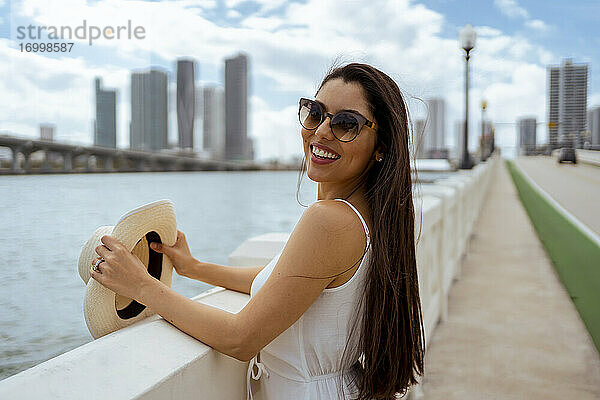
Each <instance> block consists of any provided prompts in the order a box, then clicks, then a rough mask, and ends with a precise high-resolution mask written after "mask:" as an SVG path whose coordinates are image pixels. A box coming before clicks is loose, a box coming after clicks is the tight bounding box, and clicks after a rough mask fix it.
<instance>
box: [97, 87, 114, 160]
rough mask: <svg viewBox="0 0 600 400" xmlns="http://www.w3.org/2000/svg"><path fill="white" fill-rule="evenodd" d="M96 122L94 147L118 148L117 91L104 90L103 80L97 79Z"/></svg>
mask: <svg viewBox="0 0 600 400" xmlns="http://www.w3.org/2000/svg"><path fill="white" fill-rule="evenodd" d="M94 82H95V89H96V120H95V121H94V146H102V147H111V148H113V149H114V148H116V147H117V91H116V90H106V89H103V88H102V80H101V79H100V78H96V79H95V81H94Z"/></svg>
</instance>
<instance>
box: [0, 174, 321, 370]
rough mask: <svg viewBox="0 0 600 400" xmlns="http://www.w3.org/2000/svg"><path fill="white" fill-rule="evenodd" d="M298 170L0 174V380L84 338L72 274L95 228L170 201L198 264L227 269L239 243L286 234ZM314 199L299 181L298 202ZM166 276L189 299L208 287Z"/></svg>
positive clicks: (80, 285) (80, 290) (80, 287)
mask: <svg viewBox="0 0 600 400" xmlns="http://www.w3.org/2000/svg"><path fill="white" fill-rule="evenodd" d="M297 177H298V173H297V172H295V171H256V172H172V173H137V174H136V173H123V174H76V175H30V176H4V177H0V205H1V208H0V231H1V232H2V233H3V234H2V235H1V236H0V282H2V283H1V286H0V380H1V379H4V378H6V377H8V376H11V375H13V374H16V373H18V372H20V371H22V370H25V369H27V368H30V367H32V366H34V365H36V364H39V363H40V362H43V361H46V360H48V359H50V358H53V357H55V356H57V355H59V354H62V353H64V352H66V351H69V350H71V349H73V348H76V347H78V346H81V345H83V344H85V343H87V342H90V341H92V337H91V335H90V333H89V332H88V330H87V327H86V324H85V320H84V318H83V311H82V307H83V298H84V293H85V284H84V282H83V281H82V280H81V278H80V277H79V274H78V272H77V260H78V258H79V253H80V251H81V248H82V246H83V244H84V243H85V242H86V241H87V240H88V239H89V238H90V237H91V235H92V233H93V232H94V231H95V230H96V228H98V227H99V226H101V225H114V224H115V223H116V222H117V221H118V219H119V218H120V217H121V216H122V215H123V214H125V213H126V212H128V211H130V210H132V209H134V208H136V207H138V206H140V205H142V204H145V203H149V202H151V201H155V200H159V199H163V198H168V199H171V200H172V201H173V203H174V205H175V213H176V216H177V225H178V229H180V230H181V231H183V232H184V233H185V234H186V238H187V240H188V244H189V246H190V250H191V251H192V254H193V255H194V257H196V258H197V259H199V260H201V261H206V262H211V263H218V264H223V265H226V264H227V256H228V255H229V254H230V253H231V252H232V251H233V250H234V249H235V248H236V247H237V246H238V245H240V244H241V243H242V242H243V241H245V240H246V239H248V238H250V237H252V236H256V235H259V234H263V233H267V232H291V231H292V229H293V227H294V225H295V224H296V222H297V221H298V219H299V218H300V216H301V215H302V212H303V211H304V208H303V207H302V206H300V205H299V204H298V203H297V202H296V184H297ZM315 199H316V184H315V183H313V182H312V181H310V179H308V177H306V176H304V177H303V180H302V187H301V191H300V201H301V202H302V203H303V204H305V205H307V204H310V203H312V202H314V200H315ZM211 287H212V286H210V285H207V284H204V283H202V282H198V281H193V280H190V279H187V278H182V277H180V276H179V275H177V274H176V273H175V271H174V272H173V288H174V289H175V290H177V291H178V292H179V293H181V294H183V295H185V296H187V297H193V296H196V295H198V294H199V293H201V292H203V291H205V290H207V289H209V288H211Z"/></svg>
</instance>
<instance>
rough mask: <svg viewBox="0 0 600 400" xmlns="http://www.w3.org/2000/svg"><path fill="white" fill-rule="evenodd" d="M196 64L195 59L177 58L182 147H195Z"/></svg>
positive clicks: (178, 108)
mask: <svg viewBox="0 0 600 400" xmlns="http://www.w3.org/2000/svg"><path fill="white" fill-rule="evenodd" d="M195 65H196V63H195V62H194V61H193V60H187V59H180V60H177V131H178V133H179V148H180V149H189V150H193V149H194V114H195V110H196V84H195V83H196V80H195V73H194V69H195Z"/></svg>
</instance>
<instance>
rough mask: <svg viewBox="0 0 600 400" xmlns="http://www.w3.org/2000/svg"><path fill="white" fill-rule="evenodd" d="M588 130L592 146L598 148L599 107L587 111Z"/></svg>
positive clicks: (599, 140)
mask: <svg viewBox="0 0 600 400" xmlns="http://www.w3.org/2000/svg"><path fill="white" fill-rule="evenodd" d="M587 120H588V130H589V131H590V135H591V137H592V146H600V106H598V107H594V108H592V109H590V110H589V111H588V118H587Z"/></svg>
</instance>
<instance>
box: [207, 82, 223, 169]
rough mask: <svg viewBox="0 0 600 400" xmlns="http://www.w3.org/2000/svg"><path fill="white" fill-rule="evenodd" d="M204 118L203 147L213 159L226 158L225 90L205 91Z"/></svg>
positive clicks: (216, 88) (209, 88)
mask: <svg viewBox="0 0 600 400" xmlns="http://www.w3.org/2000/svg"><path fill="white" fill-rule="evenodd" d="M202 97H203V103H204V111H203V113H204V118H203V129H202V131H203V132H202V134H203V136H202V147H203V149H204V150H205V151H207V152H208V153H209V154H210V157H211V158H213V159H217V160H220V159H224V158H225V95H224V93H223V88H221V87H216V86H207V87H205V88H204V89H203V96H202Z"/></svg>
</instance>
